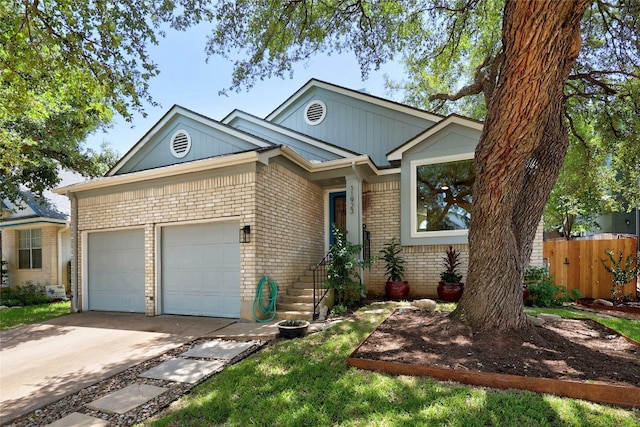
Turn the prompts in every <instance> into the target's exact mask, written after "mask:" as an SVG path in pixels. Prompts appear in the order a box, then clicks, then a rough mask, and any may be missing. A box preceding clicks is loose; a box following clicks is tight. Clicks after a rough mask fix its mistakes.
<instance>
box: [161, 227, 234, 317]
mask: <svg viewBox="0 0 640 427" xmlns="http://www.w3.org/2000/svg"><path fill="white" fill-rule="evenodd" d="M239 228H240V225H239V224H238V223H237V222H224V223H207V224H193V225H180V226H168V227H163V228H162V265H161V274H162V311H163V312H164V313H165V314H186V315H196V316H213V317H234V318H235V317H240V244H239V243H238V230H239Z"/></svg>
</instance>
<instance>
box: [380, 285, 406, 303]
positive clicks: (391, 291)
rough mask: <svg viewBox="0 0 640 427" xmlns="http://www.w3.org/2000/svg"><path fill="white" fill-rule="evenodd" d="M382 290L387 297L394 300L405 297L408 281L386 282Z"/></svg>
mask: <svg viewBox="0 0 640 427" xmlns="http://www.w3.org/2000/svg"><path fill="white" fill-rule="evenodd" d="M384 290H385V292H386V293H387V297H388V298H391V299H395V300H400V299H406V298H407V296H408V295H409V282H407V281H402V282H387V284H386V285H385V287H384Z"/></svg>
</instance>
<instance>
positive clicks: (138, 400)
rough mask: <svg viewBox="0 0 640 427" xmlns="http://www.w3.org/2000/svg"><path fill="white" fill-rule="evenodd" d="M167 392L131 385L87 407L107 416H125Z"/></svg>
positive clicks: (150, 387) (149, 386)
mask: <svg viewBox="0 0 640 427" xmlns="http://www.w3.org/2000/svg"><path fill="white" fill-rule="evenodd" d="M165 391H167V389H166V388H164V387H156V386H154V385H148V384H131V385H130V386H127V387H125V388H123V389H121V390H118V391H116V392H115V393H111V394H110V395H108V396H105V397H103V398H101V399H98V400H94V401H93V402H90V403H87V404H86V405H85V406H86V407H87V408H89V409H93V410H95V411H100V412H104V413H106V414H124V413H126V412H129V411H130V410H132V409H133V408H135V407H136V406H140V405H142V404H143V403H146V402H148V401H150V400H151V399H153V398H155V397H158V396H160V395H161V394H162V393H164V392H165Z"/></svg>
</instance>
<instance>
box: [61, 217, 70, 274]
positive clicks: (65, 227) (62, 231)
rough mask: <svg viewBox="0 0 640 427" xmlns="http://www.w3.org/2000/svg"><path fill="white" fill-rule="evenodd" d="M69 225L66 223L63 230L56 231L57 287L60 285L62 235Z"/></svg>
mask: <svg viewBox="0 0 640 427" xmlns="http://www.w3.org/2000/svg"><path fill="white" fill-rule="evenodd" d="M69 227H70V224H69V223H68V222H67V223H66V224H65V226H64V228H61V229H59V230H58V285H62V263H61V261H62V233H64V232H65V231H67V230H68V229H69Z"/></svg>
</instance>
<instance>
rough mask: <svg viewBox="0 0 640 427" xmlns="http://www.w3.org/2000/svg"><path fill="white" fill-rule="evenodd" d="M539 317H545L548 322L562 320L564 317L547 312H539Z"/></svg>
mask: <svg viewBox="0 0 640 427" xmlns="http://www.w3.org/2000/svg"><path fill="white" fill-rule="evenodd" d="M538 318H540V319H543V320H545V321H547V322H558V321H560V320H562V317H560V316H558V315H557V314H547V313H540V314H538Z"/></svg>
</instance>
